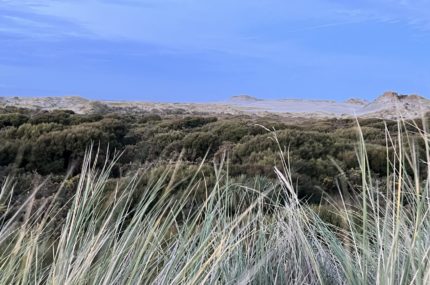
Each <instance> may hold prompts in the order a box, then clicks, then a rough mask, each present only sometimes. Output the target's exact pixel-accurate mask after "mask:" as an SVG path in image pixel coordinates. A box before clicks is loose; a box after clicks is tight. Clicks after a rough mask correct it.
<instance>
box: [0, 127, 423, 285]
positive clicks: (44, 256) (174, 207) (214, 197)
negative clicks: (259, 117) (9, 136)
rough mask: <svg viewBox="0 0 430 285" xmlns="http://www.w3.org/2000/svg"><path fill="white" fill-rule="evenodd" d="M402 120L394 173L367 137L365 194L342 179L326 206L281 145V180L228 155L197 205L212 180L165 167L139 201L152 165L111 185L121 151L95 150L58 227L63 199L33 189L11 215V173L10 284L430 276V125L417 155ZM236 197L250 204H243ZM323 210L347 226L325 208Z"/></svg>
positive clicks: (3, 259)
mask: <svg viewBox="0 0 430 285" xmlns="http://www.w3.org/2000/svg"><path fill="white" fill-rule="evenodd" d="M403 124H405V123H403V122H399V135H398V137H391V136H390V134H389V133H388V132H387V136H386V137H387V147H388V146H392V147H393V149H394V153H393V154H389V153H388V152H387V171H388V172H389V173H388V174H389V175H387V181H386V183H385V184H383V185H380V184H379V183H377V180H376V179H374V178H373V177H372V173H371V172H370V170H369V165H368V160H367V155H366V145H365V142H364V140H363V138H362V136H359V143H358V144H357V145H358V147H357V159H358V162H359V166H360V171H361V176H362V183H361V184H362V185H361V187H360V188H361V191H360V193H361V194H360V196H359V197H352V196H351V195H349V194H348V193H347V191H344V189H340V193H341V194H340V196H339V197H340V198H338V199H336V201H335V200H334V199H333V200H330V199H327V203H326V204H327V205H325V206H317V207H315V206H310V205H307V204H306V203H302V202H301V201H299V200H298V198H297V196H296V189H295V188H294V181H292V180H291V177H290V168H289V160H288V153H284V151H283V149H282V148H281V147H280V149H279V151H280V153H281V156H280V157H281V158H282V162H283V168H282V169H275V170H274V171H275V172H276V174H277V175H278V178H279V184H274V185H269V184H268V185H266V186H265V187H261V188H257V189H253V188H249V187H245V186H241V185H237V184H235V183H233V182H231V180H230V179H229V177H228V171H225V168H226V167H225V166H223V164H222V163H221V165H217V166H216V167H215V176H216V183H215V185H214V186H213V187H212V189H207V196H206V199H205V202H204V203H203V204H202V205H201V206H200V208H199V209H198V210H197V211H194V212H190V211H187V209H186V207H187V205H188V204H189V201H190V200H192V199H193V192H194V190H195V188H196V187H197V186H198V185H200V186H201V185H204V179H199V178H198V176H197V175H196V176H195V177H193V179H191V182H190V183H189V185H188V187H187V189H186V190H184V191H181V192H180V193H176V192H175V191H174V190H175V181H174V179H175V172H176V170H177V169H178V168H179V167H181V166H180V164H178V165H176V166H173V168H170V167H166V169H165V172H164V173H163V174H162V175H161V177H160V178H159V179H157V180H156V181H152V182H151V183H149V184H148V185H147V186H146V189H145V191H141V192H142V193H143V194H142V195H141V196H140V198H139V201H138V203H136V201H135V200H134V199H135V198H133V197H135V195H134V194H135V190H136V187H137V185H138V183H139V177H140V176H141V174H140V173H136V174H135V175H133V176H130V177H127V179H124V181H126V182H124V183H122V184H121V183H119V184H117V186H116V188H115V189H114V190H112V191H109V192H107V191H106V184H107V181H108V177H109V173H110V171H111V169H112V167H113V165H114V163H115V158H114V159H113V161H112V162H109V163H108V162H106V163H105V166H104V167H103V168H102V169H97V168H96V167H95V163H94V162H95V161H96V160H97V158H92V155H91V153H92V152H91V151H88V154H87V155H86V159H85V161H84V163H83V165H82V171H81V174H80V180H79V183H78V186H77V188H76V194H75V195H74V198H73V200H72V201H70V206H69V208H68V210H67V216H66V217H65V218H64V219H63V222H62V224H61V228H59V229H57V230H53V227H54V226H53V224H52V221H53V220H54V219H53V217H55V216H56V215H58V214H59V213H60V210H61V209H58V207H57V206H56V203H55V197H54V199H52V200H51V201H47V202H46V205H43V207H42V208H43V211H41V210H39V211H38V209H34V207H35V206H34V200H35V194H32V195H30V196H29V198H28V200H27V201H26V202H25V203H23V204H22V206H21V208H20V209H19V211H17V212H15V213H11V212H10V207H9V203H10V201H9V199H10V195H11V193H13V187H14V186H13V179H12V178H11V179H6V180H5V182H4V184H3V186H2V188H1V192H0V217H1V218H0V225H1V227H0V284H106V285H108V284H109V285H110V284H430V260H429V254H430V219H429V209H430V207H429V205H430V204H429V203H430V199H429V198H430V190H429V189H430V187H429V179H428V177H429V174H430V166H429V169H428V170H427V176H426V177H420V173H422V171H419V167H420V166H419V165H421V164H422V163H421V164H420V162H422V161H426V162H429V163H430V148H429V144H428V134H427V133H426V132H424V131H422V130H419V129H417V131H418V132H420V134H421V136H422V140H423V142H424V144H425V150H426V151H425V153H424V154H422V153H421V154H418V153H417V152H416V149H415V148H414V142H413V141H410V140H409V137H408V136H407V133H403V134H402V133H401V130H403V129H404V126H403ZM274 139H275V140H276V136H274ZM426 165H430V164H426ZM340 171H342V170H341V169H340ZM411 171H412V173H411ZM256 185H257V183H256ZM258 185H260V184H258ZM260 186H261V185H260ZM40 187H43V184H42V185H40ZM279 189H282V192H281V194H279V195H278V194H276V195H274V194H273V193H279ZM35 191H37V189H36V190H35ZM60 191H61V189H59V192H60ZM174 192H175V193H174ZM172 197H174V198H172ZM244 205H246V206H244ZM235 206H236V208H237V209H240V211H232V210H231V209H232V207H235ZM269 208H270V209H271V211H267V210H266V209H269ZM324 211H325V212H330V215H332V216H333V217H335V219H336V220H337V223H336V226H335V225H333V223H328V222H327V219H323V218H322V216H323V215H322V213H323V212H324ZM6 217H8V218H7V219H6Z"/></svg>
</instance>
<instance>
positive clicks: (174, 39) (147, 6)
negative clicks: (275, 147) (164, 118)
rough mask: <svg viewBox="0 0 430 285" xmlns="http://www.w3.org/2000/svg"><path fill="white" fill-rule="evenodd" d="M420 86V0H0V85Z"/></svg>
mask: <svg viewBox="0 0 430 285" xmlns="http://www.w3.org/2000/svg"><path fill="white" fill-rule="evenodd" d="M384 91H397V92H399V93H402V94H420V95H422V96H425V97H427V98H429V97H430V0H354V1H350V0H343V1H340V0H87V1H84V0H0V96H65V95H68V96H70V95H73V96H82V97H86V98H90V99H104V100H139V101H160V102H166V101H169V102H207V101H221V100H226V99H228V98H229V97H230V96H235V95H243V94H246V95H250V96H255V97H258V98H267V99H280V98H303V99H330V100H338V101H342V100H346V99H348V98H363V99H368V100H371V99H374V98H375V97H377V96H379V95H381V94H382V93H383V92H384Z"/></svg>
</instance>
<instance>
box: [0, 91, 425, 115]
mask: <svg viewBox="0 0 430 285" xmlns="http://www.w3.org/2000/svg"><path fill="white" fill-rule="evenodd" d="M0 106H3V107H5V106H15V107H22V108H30V109H39V110H53V109H63V110H64V109H67V110H72V111H74V112H75V113H81V114H82V113H103V112H118V113H130V112H132V113H141V112H155V113H184V114H205V113H206V114H234V115H238V114H249V115H258V116H264V115H267V114H277V115H281V116H285V117H306V118H329V117H355V116H357V117H373V118H386V119H391V118H396V117H399V116H402V117H404V118H415V117H420V116H421V115H422V114H424V113H426V112H429V111H430V100H428V99H426V98H424V97H422V96H418V95H402V94H398V93H396V92H385V93H384V94H382V95H381V96H379V97H378V98H376V99H375V100H374V101H372V102H368V101H366V100H361V99H357V98H352V99H349V100H347V101H345V102H336V101H330V100H305V99H280V100H265V99H259V98H256V97H253V96H249V95H239V96H233V97H231V98H230V100H227V101H220V102H213V103H157V102H128V101H96V100H88V99H85V98H82V97H77V96H65V97H0Z"/></svg>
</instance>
